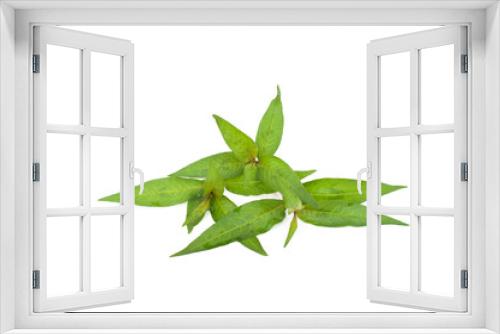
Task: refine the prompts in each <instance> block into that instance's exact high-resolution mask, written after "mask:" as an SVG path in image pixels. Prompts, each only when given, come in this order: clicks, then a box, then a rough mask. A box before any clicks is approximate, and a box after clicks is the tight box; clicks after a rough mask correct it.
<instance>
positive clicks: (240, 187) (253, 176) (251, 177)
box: [225, 164, 314, 196]
mask: <svg viewBox="0 0 500 334" xmlns="http://www.w3.org/2000/svg"><path fill="white" fill-rule="evenodd" d="M312 173H314V171H296V172H295V174H297V177H298V178H299V179H303V178H305V177H306V176H308V175H311V174H312ZM225 183H226V189H227V190H228V191H230V192H232V193H233V194H238V195H244V196H252V195H263V194H272V193H274V192H276V190H273V189H272V188H271V187H269V186H267V185H266V184H265V183H264V182H262V181H261V180H260V179H259V175H258V167H257V166H256V165H254V164H248V165H246V166H245V169H244V171H243V174H242V175H240V176H237V177H234V178H231V179H227V180H226V182H225Z"/></svg>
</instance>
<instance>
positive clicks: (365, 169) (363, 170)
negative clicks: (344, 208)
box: [357, 162, 372, 195]
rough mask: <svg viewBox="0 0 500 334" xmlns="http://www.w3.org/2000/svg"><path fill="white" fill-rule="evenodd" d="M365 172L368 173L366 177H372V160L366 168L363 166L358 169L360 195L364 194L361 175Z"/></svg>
mask: <svg viewBox="0 0 500 334" xmlns="http://www.w3.org/2000/svg"><path fill="white" fill-rule="evenodd" d="M363 174H366V179H369V178H371V177H372V163H371V162H368V164H367V166H366V167H365V168H361V169H360V170H359V171H358V176H357V179H358V181H357V186H358V193H359V194H360V195H363V189H362V188H361V182H362V181H361V176H362V175H363Z"/></svg>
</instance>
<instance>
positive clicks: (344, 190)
mask: <svg viewBox="0 0 500 334" xmlns="http://www.w3.org/2000/svg"><path fill="white" fill-rule="evenodd" d="M304 187H305V188H306V189H307V191H309V193H310V194H311V195H312V196H313V197H314V199H316V200H317V201H318V202H321V201H331V200H335V201H337V200H343V201H345V202H348V203H357V204H361V203H363V202H365V201H366V181H362V184H361V189H362V190H363V195H360V194H359V193H358V190H357V180H355V179H345V178H322V179H317V180H312V181H309V182H306V183H304ZM402 188H406V187H405V186H395V185H390V184H385V183H383V184H382V188H381V192H382V195H386V194H389V193H391V192H394V191H396V190H399V189H402Z"/></svg>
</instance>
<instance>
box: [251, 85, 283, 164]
mask: <svg viewBox="0 0 500 334" xmlns="http://www.w3.org/2000/svg"><path fill="white" fill-rule="evenodd" d="M282 136H283V105H282V103H281V92H280V88H279V86H278V88H277V94H276V97H275V98H274V99H273V100H272V101H271V103H270V104H269V107H268V108H267V111H266V112H265V113H264V116H262V119H261V121H260V124H259V128H258V130H257V136H256V138H255V142H256V144H257V147H258V150H259V159H262V158H264V157H270V156H272V155H274V153H276V151H277V150H278V147H279V146H280V143H281V137H282Z"/></svg>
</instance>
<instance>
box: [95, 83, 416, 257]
mask: <svg viewBox="0 0 500 334" xmlns="http://www.w3.org/2000/svg"><path fill="white" fill-rule="evenodd" d="M214 119H215V122H216V125H217V127H218V128H219V131H220V133H221V135H222V138H223V140H224V142H225V143H226V145H227V146H228V148H229V149H230V151H228V152H221V153H217V154H213V155H210V156H207V157H204V158H202V159H199V160H197V161H195V162H193V163H191V164H189V165H187V166H185V167H183V168H181V169H180V170H178V171H176V172H175V173H172V174H170V175H169V176H167V177H165V178H160V179H155V180H151V181H148V182H146V183H145V185H144V192H143V193H142V194H139V191H138V187H136V192H135V203H136V205H141V206H150V207H167V206H173V205H178V204H182V203H187V205H186V208H187V209H186V218H185V220H184V223H183V226H185V227H186V229H187V231H188V233H191V232H192V231H193V230H194V229H195V228H196V226H197V225H198V224H200V222H201V221H202V220H203V218H204V217H205V216H206V215H207V213H208V212H209V213H210V215H211V217H212V220H213V222H214V224H212V225H211V226H209V227H208V228H207V229H206V230H205V231H203V232H202V233H201V234H200V235H199V236H198V237H196V238H195V239H194V240H193V241H192V242H191V243H189V244H188V245H187V246H186V247H185V248H184V249H182V250H180V251H178V252H177V253H175V254H173V255H172V256H181V255H187V254H192V253H196V252H201V251H207V250H210V249H213V248H217V247H221V246H224V245H227V244H230V243H234V242H237V243H240V244H241V245H242V246H244V247H246V248H248V249H249V250H251V251H253V252H255V253H257V254H260V255H267V253H266V251H265V249H264V247H263V246H262V244H261V242H260V240H259V238H258V236H259V235H261V234H263V233H266V232H268V231H269V230H270V229H272V228H273V227H274V226H275V225H277V224H280V223H282V222H283V221H285V218H286V217H287V216H288V215H291V216H292V218H291V221H290V226H289V230H288V234H287V236H286V238H285V242H284V246H285V247H286V246H287V245H288V244H289V243H290V241H291V239H292V237H293V236H294V235H295V233H296V231H297V229H298V225H299V222H303V223H307V224H311V225H315V226H321V227H347V226H351V227H359V226H365V225H366V207H365V206H364V205H362V204H363V202H365V201H366V198H365V195H359V194H358V193H357V188H356V180H353V179H345V178H321V179H316V180H312V181H308V182H305V183H304V182H302V180H303V179H304V178H306V177H308V176H310V175H311V174H313V173H314V172H315V171H314V170H307V171H297V170H294V169H293V168H292V167H291V166H290V165H289V164H288V163H287V162H286V161H284V160H283V159H281V158H280V157H278V156H276V152H277V151H278V148H279V146H280V143H281V140H282V136H283V129H284V115H283V103H282V101H281V91H280V89H279V87H278V89H277V94H276V97H275V98H274V99H273V100H272V101H271V103H270V104H269V106H268V108H267V110H266V112H265V113H264V115H263V116H262V119H261V120H260V123H259V126H258V129H257V134H256V136H255V140H254V139H252V138H251V137H250V136H248V135H247V134H245V133H244V132H243V131H241V130H240V129H238V128H237V127H236V126H235V125H233V124H231V123H230V122H229V121H227V120H225V119H224V118H222V117H220V116H218V115H214ZM362 188H363V189H365V188H366V183H365V182H363V184H362ZM401 188H404V186H395V185H388V184H382V185H381V193H382V195H385V194H388V193H391V192H394V191H397V190H399V189H401ZM226 191H227V192H229V193H233V194H237V195H243V196H256V195H265V194H274V193H278V194H280V197H281V199H260V200H254V201H250V202H248V203H245V204H243V205H241V206H237V205H236V204H235V203H233V202H232V201H231V200H230V199H229V198H228V197H227V195H226ZM363 193H364V194H365V193H366V191H364V192H363ZM101 200H102V201H111V202H119V201H120V196H119V194H113V195H110V196H107V197H104V198H102V199H101ZM381 223H382V224H391V225H406V224H404V223H403V222H401V221H399V220H396V219H394V218H391V217H385V216H384V217H382V219H381Z"/></svg>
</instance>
